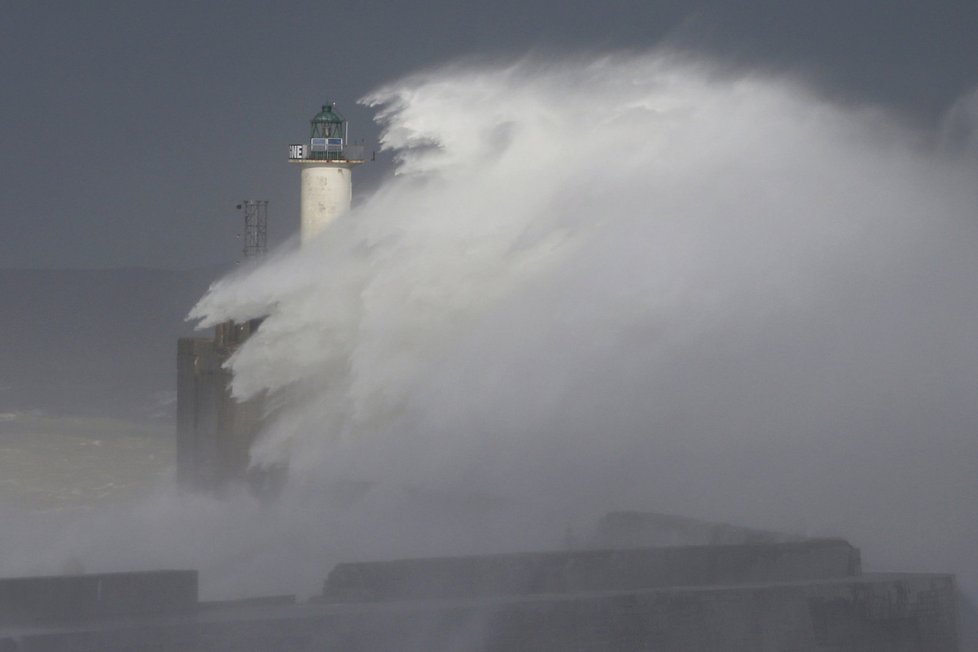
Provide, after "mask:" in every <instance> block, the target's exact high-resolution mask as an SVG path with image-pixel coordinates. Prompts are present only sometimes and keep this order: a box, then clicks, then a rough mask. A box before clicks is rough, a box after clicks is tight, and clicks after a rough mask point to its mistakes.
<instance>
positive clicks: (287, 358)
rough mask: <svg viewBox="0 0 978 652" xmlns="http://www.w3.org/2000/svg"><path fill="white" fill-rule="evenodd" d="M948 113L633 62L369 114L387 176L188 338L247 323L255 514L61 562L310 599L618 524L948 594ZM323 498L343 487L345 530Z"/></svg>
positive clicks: (234, 292)
mask: <svg viewBox="0 0 978 652" xmlns="http://www.w3.org/2000/svg"><path fill="white" fill-rule="evenodd" d="M975 97H978V96H972V97H971V98H964V99H963V100H962V101H961V102H960V103H958V105H956V106H955V107H954V108H953V109H952V111H950V112H949V117H948V120H947V121H946V124H945V125H944V127H943V129H942V130H940V131H938V130H935V131H934V133H929V132H922V131H920V130H916V129H913V128H910V127H908V126H907V125H905V124H904V123H902V122H901V120H900V118H899V117H898V116H894V115H890V114H888V113H886V112H885V111H883V110H880V109H876V108H873V107H862V106H856V107H852V106H840V105H837V104H833V103H832V102H830V101H828V100H826V99H825V98H823V97H820V96H819V95H817V94H816V93H815V92H813V91H811V90H809V89H808V88H807V87H805V86H804V85H803V84H801V83H800V82H798V81H795V80H793V79H790V78H779V77H772V76H767V75H762V74H759V73H753V72H750V71H742V70H731V69H729V68H728V67H724V66H721V65H719V64H715V63H712V62H709V61H703V60H696V59H692V58H689V57H685V56H679V55H675V54H670V53H663V52H656V53H648V54H616V55H610V56H604V57H597V58H589V59H585V58H577V59H569V60H563V61H550V60H545V59H542V58H536V59H534V58H530V59H526V60H521V61H518V62H515V63H509V64H483V65H476V64H467V65H457V66H448V67H445V68H442V69H438V70H432V71H428V72H424V73H420V74H418V75H416V76H413V77H410V78H407V79H403V80H400V81H397V82H395V83H392V84H390V85H388V86H385V87H383V88H380V89H378V90H377V91H376V92H374V93H372V94H371V95H369V96H368V97H367V98H365V100H364V101H365V102H366V103H368V104H369V105H371V106H374V107H376V109H377V116H378V120H379V121H380V122H381V123H382V125H383V127H384V131H383V136H382V145H383V146H384V147H385V148H387V149H389V150H392V151H394V152H395V154H396V156H397V160H398V173H397V174H396V175H395V176H394V177H393V178H391V179H390V180H389V181H387V182H386V183H384V184H383V185H382V186H381V187H379V188H378V189H377V190H376V191H375V192H374V193H373V194H371V195H370V196H369V197H365V198H363V199H362V201H360V202H359V204H358V205H357V206H356V207H355V208H354V210H352V211H351V212H350V213H349V214H348V215H346V216H344V217H343V218H341V219H340V220H338V221H337V222H336V223H334V224H333V225H332V226H331V227H330V228H329V229H327V230H326V232H325V233H324V234H323V235H322V237H320V238H319V239H317V240H315V241H313V242H312V243H311V244H310V245H309V246H306V247H304V248H302V249H301V250H295V249H290V250H283V251H280V252H277V253H276V254H275V255H273V257H272V258H271V259H270V260H269V261H267V263H265V264H264V265H262V266H261V267H260V268H257V269H255V270H252V271H249V272H246V273H241V274H239V275H236V276H233V277H229V278H227V279H224V280H222V281H221V282H219V283H217V284H215V285H214V286H213V287H212V288H211V290H210V292H209V293H208V294H207V295H206V296H205V297H204V298H203V299H202V300H201V302H200V303H199V304H198V305H197V306H196V307H195V308H194V310H193V312H192V314H191V316H192V317H194V318H197V319H200V323H201V326H209V325H213V324H215V323H218V322H220V321H222V320H225V319H229V318H231V319H238V320H243V319H247V318H251V317H258V316H264V315H267V319H266V320H265V321H264V323H263V324H262V327H261V329H260V330H259V331H258V333H257V334H256V335H255V336H253V337H252V338H251V339H249V340H248V341H247V343H246V344H245V345H244V346H243V347H242V348H241V349H240V350H239V353H238V354H237V355H236V356H235V358H234V359H233V361H232V364H233V370H234V373H235V380H234V392H235V394H236V395H237V396H239V397H241V398H246V397H249V396H253V395H256V394H259V393H265V394H267V395H268V397H269V403H270V405H272V406H273V407H274V408H275V413H274V418H273V419H272V422H271V424H270V426H269V428H268V430H267V432H265V433H264V435H263V437H262V439H261V440H260V442H259V443H258V445H257V446H256V447H255V449H254V450H253V457H254V462H255V464H256V465H259V466H260V465H266V464H276V463H286V464H288V466H289V485H288V486H287V487H286V489H285V491H284V493H283V495H282V496H281V498H280V501H279V503H277V504H276V505H272V506H262V505H260V504H258V503H256V502H255V501H253V500H251V499H250V498H247V497H245V496H243V495H242V496H238V497H232V498H231V499H229V500H228V501H227V502H219V501H214V500H211V499H207V498H199V499H196V498H195V499H188V498H186V497H185V498H183V499H181V500H180V501H176V500H175V499H171V498H166V497H163V498H160V499H159V501H157V502H156V503H154V504H153V505H149V506H146V509H144V510H143V511H142V512H140V513H139V514H136V513H133V514H128V515H126V516H124V517H113V518H112V519H109V517H106V520H105V521H103V527H101V528H99V529H98V531H97V532H96V531H94V530H93V528H92V527H91V525H86V526H84V527H83V526H79V530H78V533H80V534H79V535H78V536H76V537H75V538H74V543H75V547H76V548H79V547H80V548H81V549H83V550H86V551H90V553H91V556H92V557H93V559H95V560H96V561H95V562H94V563H95V564H96V565H97V564H98V560H99V559H102V560H106V559H108V558H109V553H108V552H107V551H106V550H105V549H100V548H99V545H98V542H99V541H101V540H102V539H103V538H105V537H106V536H107V534H106V533H107V532H110V531H119V530H124V531H125V532H126V533H127V536H128V537H129V540H130V546H129V548H127V550H129V551H130V552H128V553H122V554H123V555H130V556H131V561H132V562H133V563H131V564H128V565H129V566H133V565H134V564H136V563H137V561H138V560H139V559H145V557H140V556H141V555H144V554H146V550H148V549H151V550H152V554H151V555H150V557H151V558H152V559H153V560H154V561H156V562H159V563H170V564H173V563H182V564H185V565H187V566H199V567H202V568H203V569H204V572H205V575H204V577H205V582H206V581H207V578H208V577H210V578H212V579H213V578H217V580H216V582H217V586H216V588H215V587H214V586H211V588H210V589H209V590H211V591H214V592H217V593H220V592H221V591H222V590H228V591H231V590H251V591H254V590H257V589H259V588H260V589H265V588H267V587H272V588H274V589H275V590H290V589H291V590H301V589H300V588H299V587H296V583H299V584H302V583H303V582H305V583H306V584H308V588H309V589H311V590H315V589H316V588H318V583H319V582H321V580H322V577H324V576H325V573H326V571H327V570H328V565H327V562H328V561H333V562H335V561H343V560H351V559H362V558H380V557H384V556H398V555H407V554H446V553H451V552H470V551H473V550H515V549H525V548H528V547H533V546H543V545H551V546H552V545H554V541H552V540H549V539H547V537H548V536H549V533H552V532H559V531H562V529H563V528H564V527H565V526H566V525H567V524H575V523H577V522H578V521H579V519H585V518H588V517H590V516H593V515H598V514H600V513H603V512H605V511H609V510H612V509H646V510H654V511H663V512H672V513H678V514H685V515H688V516H692V517H697V518H707V519H716V520H722V521H726V522H731V523H736V524H741V525H748V526H756V527H764V528H769V529H780V530H786V531H791V532H796V533H800V534H810V535H813V536H825V535H840V536H844V537H846V538H848V539H850V540H851V541H852V542H853V543H854V544H855V545H857V546H860V547H862V548H863V551H864V559H865V561H866V562H867V566H868V567H870V569H882V568H885V569H898V570H937V571H951V572H957V573H958V574H959V576H960V579H961V580H962V581H963V583H964V584H965V585H972V586H973V585H978V568H976V564H975V563H974V557H973V547H974V541H975V540H978V476H976V474H975V473H974V466H975V461H976V459H978V437H976V425H978V401H976V400H975V388H976V387H978V340H976V339H975V337H974V324H975V323H978V302H976V299H975V289H974V285H975V279H976V278H978V220H976V214H975V209H976V207H978V185H976V180H978V159H976V157H975V155H974V153H975V152H976V151H978V149H976V147H975V142H976V141H975V140H974V134H975V133H976V130H975V116H976V115H978V109H976V107H978V102H976V100H975ZM969 138H971V139H972V140H970V141H969V140H968V139H969ZM344 482H367V483H370V485H369V486H371V487H373V489H372V490H371V491H370V492H368V495H367V498H366V499H363V500H361V501H359V502H358V503H357V504H356V508H355V509H350V508H347V507H346V506H345V503H344V502H343V500H342V498H338V497H336V496H335V495H333V494H331V493H330V492H331V491H333V490H334V489H335V485H336V483H340V484H342V483H344ZM331 487H332V488H333V489H331ZM419 492H420V493H419ZM418 495H421V496H422V499H421V500H420V501H418V500H416V498H417V496H418ZM406 496H408V497H406ZM410 496H414V497H415V498H410ZM424 496H435V497H436V498H433V499H432V501H431V504H432V505H434V506H433V507H431V508H430V509H428V510H427V511H425V509H423V508H418V507H417V505H418V504H419V502H420V503H424V502H425V499H424V498H423V497H424ZM446 496H454V497H457V498H458V500H459V503H457V504H454V506H453V507H452V508H450V509H442V508H441V507H437V506H444V505H445V501H446ZM471 497H478V499H475V498H471ZM483 499H484V501H483V502H479V501H480V500H483ZM466 501H469V502H466ZM466 505H469V506H471V505H481V506H480V507H478V508H475V507H473V508H471V509H469V508H467V507H466ZM486 505H489V506H490V507H486ZM499 505H510V506H516V507H515V508H514V509H512V510H509V509H503V508H500V509H496V507H498V506H499ZM161 532H166V533H168V534H167V535H166V536H164V538H165V539H166V540H167V541H168V542H169V543H168V544H167V545H166V546H164V545H162V544H160V545H158V547H153V544H149V545H145V544H146V542H149V541H151V540H152V539H153V537H154V536H157V535H159V534H160V533H161ZM171 532H173V533H175V532H182V533H184V535H186V536H184V537H183V538H180V537H177V535H176V534H169V533H171ZM187 533H190V534H187ZM177 538H179V541H175V540H172V539H177ZM205 539H206V541H205ZM68 547H69V546H67V545H62V546H61V549H65V550H66V549H67V548H68ZM50 556H51V558H52V559H53V558H54V556H55V555H54V553H50ZM112 559H113V560H114V563H116V564H119V563H122V562H121V561H120V559H119V558H118V557H112ZM234 564H238V566H240V567H242V568H241V570H235V569H233V568H232V566H233V565H234ZM256 569H263V570H256ZM208 573H210V575H208ZM303 586H305V585H303ZM242 587H243V588H242Z"/></svg>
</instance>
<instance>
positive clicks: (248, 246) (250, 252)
mask: <svg viewBox="0 0 978 652" xmlns="http://www.w3.org/2000/svg"><path fill="white" fill-rule="evenodd" d="M238 209H239V210H243V211H244V234H243V235H244V247H243V248H242V253H243V254H244V258H245V260H250V259H252V258H258V257H261V256H264V255H265V254H266V253H268V201H266V200H263V199H246V200H245V201H243V202H241V203H240V204H238Z"/></svg>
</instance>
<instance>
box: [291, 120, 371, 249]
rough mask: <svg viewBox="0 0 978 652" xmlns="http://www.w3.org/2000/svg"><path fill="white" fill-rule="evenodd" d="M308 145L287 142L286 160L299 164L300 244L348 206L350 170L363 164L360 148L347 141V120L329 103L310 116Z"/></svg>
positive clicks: (347, 208)
mask: <svg viewBox="0 0 978 652" xmlns="http://www.w3.org/2000/svg"><path fill="white" fill-rule="evenodd" d="M311 125H312V129H311V135H310V137H309V143H308V144H300V145H290V146H289V161H290V162H291V163H297V164H299V165H301V166H302V191H301V199H300V205H299V214H300V219H301V225H300V230H299V233H300V239H301V242H302V243H303V244H305V243H306V242H308V241H309V240H310V239H311V238H314V237H316V235H317V234H319V233H320V232H321V231H322V230H323V229H324V228H326V226H327V225H328V224H329V223H330V222H332V221H333V220H335V219H336V218H337V217H339V216H340V215H341V214H343V213H345V212H346V211H348V210H349V209H350V200H351V199H352V197H353V184H352V181H351V178H350V177H351V171H352V169H353V168H354V167H356V166H357V165H360V164H361V163H363V159H362V152H360V151H357V150H359V149H360V148H359V147H352V146H350V145H349V143H347V128H348V125H347V123H346V119H344V118H343V116H342V115H340V114H339V113H338V112H337V111H336V108H335V107H334V105H333V104H332V103H331V102H327V103H326V104H324V105H323V110H322V111H320V112H319V113H317V114H316V115H315V117H313V119H312V121H311Z"/></svg>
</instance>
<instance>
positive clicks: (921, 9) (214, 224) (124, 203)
mask: <svg viewBox="0 0 978 652" xmlns="http://www.w3.org/2000/svg"><path fill="white" fill-rule="evenodd" d="M0 8H2V12H3V13H2V20H0V60H2V61H3V65H2V66H0V87H2V92H3V97H4V101H3V102H2V103H0V145H2V146H0V169H2V170H3V174H2V175H0V196H2V197H3V200H4V201H3V221H2V223H3V237H2V238H0V267H8V268H9V267H45V268H47V267H56V268H59V267H117V266H130V265H140V266H149V267H167V268H188V267H197V266H204V265H212V264H215V263H222V262H227V261H231V260H234V259H235V258H236V257H237V255H238V253H237V252H238V246H239V243H238V241H237V240H236V239H235V234H236V233H237V231H238V222H239V215H238V213H237V211H236V210H235V204H236V203H237V202H238V201H240V200H241V199H245V198H259V199H267V200H269V201H270V202H271V207H270V211H269V216H270V218H269V219H270V238H271V240H272V243H273V244H274V243H278V242H282V241H283V240H284V239H286V238H287V237H288V236H289V235H290V234H292V233H294V231H295V229H296V228H297V222H298V220H297V212H298V181H297V175H296V171H295V170H294V169H292V168H290V166H289V165H288V164H287V163H286V145H287V144H289V143H291V142H296V141H298V140H300V139H301V138H303V137H304V136H305V135H306V130H307V123H308V120H309V118H310V117H311V116H312V115H313V113H315V111H316V109H317V108H318V105H319V104H320V103H322V102H323V101H325V100H327V99H330V100H335V101H336V102H338V104H339V107H340V109H341V111H343V112H344V113H345V114H346V115H347V117H348V118H349V119H350V120H351V122H352V127H351V129H352V131H351V136H352V137H354V138H364V139H365V140H366V141H367V143H368V148H369V147H370V143H371V142H372V141H374V140H375V139H376V137H377V129H376V127H375V126H374V125H373V124H372V123H371V115H370V112H369V111H368V110H367V109H365V108H363V107H359V106H357V105H355V101H356V100H357V99H358V98H360V97H362V96H363V95H365V94H366V93H369V92H371V91H372V90H373V89H375V88H376V87H378V86H380V85H382V84H383V83H385V82H389V81H391V80H393V79H396V78H398V77H400V76H402V75H404V74H406V73H410V72H413V71H416V70H418V69H424V68H427V67H431V66H436V65H439V64H442V63H444V62H446V61H451V60H456V59H471V58H486V57H489V58H492V57H498V56H507V57H513V56H522V55H524V54H532V55H541V54H547V55H549V54H551V53H557V54H558V55H571V54H579V53H581V52H589V51H591V52H601V51H607V50H621V49H631V50H642V49H647V48H649V47H653V46H656V45H663V44H665V45H668V46H670V47H671V48H676V49H681V50H689V51H692V52H695V53H698V54H707V55H709V56H711V57H714V58H717V59H719V60H721V61H724V62H727V63H729V64H730V65H732V66H736V67H749V68H762V69H764V70H765V72H773V73H775V74H790V75H792V76H795V77H801V78H803V79H804V80H806V81H807V82H809V83H811V84H813V85H814V86H815V87H816V88H817V89H818V92H820V93H822V94H824V95H825V96H826V97H829V98H831V99H833V100H834V101H837V102H842V103H845V104H872V105H882V106H885V107H887V108H889V109H892V110H893V111H895V112H897V115H898V116H900V118H901V119H903V120H906V121H907V122H908V123H909V124H911V125H912V127H913V128H915V129H919V130H921V132H922V133H927V132H928V131H929V130H933V129H936V126H937V125H938V124H939V123H940V121H941V118H942V116H943V115H944V113H945V111H946V110H947V109H948V107H949V106H951V105H952V104H953V103H954V101H955V100H956V99H957V98H959V97H961V96H962V95H965V94H966V93H968V92H969V91H971V90H973V89H974V88H975V87H976V86H978V65H976V64H978V39H976V38H975V36H974V29H975V25H978V4H976V3H975V2H973V1H971V2H967V1H954V0H945V1H935V2H927V3H923V2H911V1H909V0H902V1H883V0H847V1H844V2H843V1H836V0H825V1H821V2H817V3H816V2H800V1H790V0H789V1H784V0H782V1H774V0H723V1H719V0H714V1H699V2H697V1H694V0H689V1H685V2H677V1H650V0H641V1H632V0H624V1H615V0H605V1H603V2H582V1H579V0H565V1H563V2H555V1H549V2H540V1H534V0H530V1H528V0H521V1H519V2H516V1H514V0H497V1H496V2H491V3H490V2H472V1H469V0H454V1H451V2H449V1H446V0H429V1H426V2H423V3H422V2H400V3H391V2H373V1H370V0H359V1H357V2H352V1H348V2H335V1H320V2H312V1H308V2H275V3H273V2H257V1H236V2H166V3H148V2H130V3H117V2H86V3H73V2H43V3H40V2H17V1H7V2H4V3H2V6H0ZM582 110H584V107H582ZM388 171H389V166H386V165H384V163H383V157H381V163H379V164H377V165H374V166H373V167H372V168H371V167H366V168H363V169H362V170H358V184H359V190H360V192H361V193H363V192H368V191H369V189H370V188H371V187H372V184H374V183H376V181H377V179H379V178H380V177H381V176H383V175H384V174H386V173H387V172H388Z"/></svg>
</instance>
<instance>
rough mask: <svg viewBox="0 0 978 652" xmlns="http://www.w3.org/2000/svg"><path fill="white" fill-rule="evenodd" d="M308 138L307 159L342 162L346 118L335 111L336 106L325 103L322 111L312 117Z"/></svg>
mask: <svg viewBox="0 0 978 652" xmlns="http://www.w3.org/2000/svg"><path fill="white" fill-rule="evenodd" d="M310 125H311V126H312V129H311V132H312V133H311V135H310V137H309V158H310V159H314V160H342V159H343V158H344V154H343V148H344V145H345V144H346V143H345V141H346V118H344V117H343V116H342V115H340V114H339V113H338V112H337V111H336V105H334V104H333V103H332V102H327V103H326V104H324V105H323V109H322V111H320V112H319V113H317V114H316V115H315V116H313V119H312V121H311V122H310Z"/></svg>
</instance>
